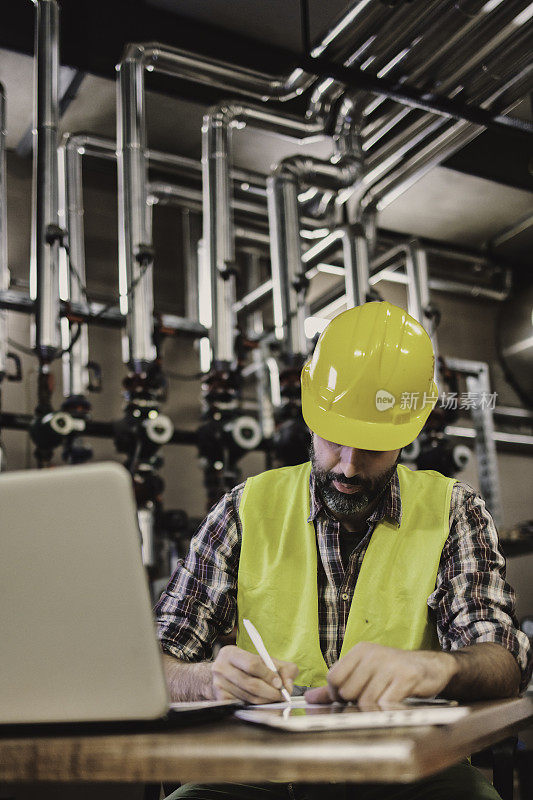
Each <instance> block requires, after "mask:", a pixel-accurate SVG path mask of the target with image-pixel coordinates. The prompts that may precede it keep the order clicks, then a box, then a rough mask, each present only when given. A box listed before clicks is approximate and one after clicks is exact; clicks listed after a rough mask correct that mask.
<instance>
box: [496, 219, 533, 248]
mask: <svg viewBox="0 0 533 800" xmlns="http://www.w3.org/2000/svg"><path fill="white" fill-rule="evenodd" d="M532 224H533V214H528V215H527V216H526V217H523V218H522V219H520V220H519V221H518V222H515V223H514V225H511V226H509V227H507V228H504V230H503V231H500V233H497V234H496V236H493V237H492V239H489V241H488V242H487V248H488V249H489V251H494V250H496V248H498V247H500V246H501V245H502V244H505V242H507V241H509V239H513V238H514V237H515V236H518V235H519V234H521V233H523V232H524V231H527V229H528V228H530V227H531V225H532Z"/></svg>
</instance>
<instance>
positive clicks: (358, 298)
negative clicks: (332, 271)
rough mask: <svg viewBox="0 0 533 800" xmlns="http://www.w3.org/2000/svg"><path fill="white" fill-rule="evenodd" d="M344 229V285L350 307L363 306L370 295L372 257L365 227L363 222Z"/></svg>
mask: <svg viewBox="0 0 533 800" xmlns="http://www.w3.org/2000/svg"><path fill="white" fill-rule="evenodd" d="M341 230H342V253H343V260H344V270H345V272H344V285H345V290H346V305H347V307H348V308H355V306H362V305H363V304H364V303H366V301H367V300H368V298H369V295H370V259H369V253H368V242H367V238H366V232H365V229H364V228H363V226H362V225H361V224H356V225H346V226H345V227H344V228H341Z"/></svg>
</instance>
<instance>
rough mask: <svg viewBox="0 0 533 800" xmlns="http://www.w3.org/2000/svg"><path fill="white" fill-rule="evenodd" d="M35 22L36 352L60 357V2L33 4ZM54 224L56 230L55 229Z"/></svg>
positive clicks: (38, 0) (33, 284) (36, 1)
mask: <svg viewBox="0 0 533 800" xmlns="http://www.w3.org/2000/svg"><path fill="white" fill-rule="evenodd" d="M33 3H34V5H35V11H36V18H35V59H34V120H35V121H34V134H33V211H32V257H31V267H30V289H31V296H32V298H33V299H34V300H36V304H35V326H36V337H35V338H36V342H35V345H36V352H37V354H38V356H39V358H40V359H41V361H43V362H48V361H50V360H52V359H53V358H54V356H55V355H56V353H57V351H58V349H59V344H60V339H59V240H58V238H57V236H56V237H53V236H51V231H52V230H54V229H55V230H56V231H57V228H58V221H59V218H58V170H57V145H58V140H57V126H58V113H59V112H58V109H59V105H58V70H59V43H58V34H59V10H58V6H57V3H56V0H33ZM50 226H54V227H53V229H52V228H50Z"/></svg>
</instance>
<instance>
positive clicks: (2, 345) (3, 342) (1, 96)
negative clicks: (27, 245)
mask: <svg viewBox="0 0 533 800" xmlns="http://www.w3.org/2000/svg"><path fill="white" fill-rule="evenodd" d="M8 289H9V267H8V262H7V181H6V95H5V90H4V86H3V84H1V83H0V292H7V290H8ZM6 362H7V311H5V310H0V384H1V383H2V379H3V377H4V375H5V373H6Z"/></svg>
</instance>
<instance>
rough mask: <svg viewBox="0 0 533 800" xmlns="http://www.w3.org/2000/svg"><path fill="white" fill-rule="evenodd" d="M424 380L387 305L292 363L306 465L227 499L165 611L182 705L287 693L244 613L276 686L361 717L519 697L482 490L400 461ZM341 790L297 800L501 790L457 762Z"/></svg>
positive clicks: (426, 401) (412, 325)
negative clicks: (296, 370) (429, 772)
mask: <svg viewBox="0 0 533 800" xmlns="http://www.w3.org/2000/svg"><path fill="white" fill-rule="evenodd" d="M433 372H434V356H433V350H432V346H431V340H430V338H429V336H428V335H427V333H426V331H425V330H424V329H423V327H422V326H421V325H420V324H419V323H418V322H417V321H416V320H415V319H413V318H412V317H410V316H409V315H408V314H406V313H405V312H404V311H403V310H402V309H400V308H398V307H396V306H394V305H392V304H390V303H387V302H379V303H378V302H372V303H366V304H365V305H363V306H359V307H357V308H354V309H349V310H348V311H346V312H344V313H343V314H340V315H339V316H337V317H336V318H335V319H334V320H332V321H331V322H330V323H329V325H328V326H327V328H326V329H325V331H324V332H323V333H322V335H321V336H320V338H319V340H318V342H317V345H316V348H315V351H314V353H313V356H312V357H311V359H310V360H309V361H308V362H307V364H306V365H305V366H304V368H303V371H302V412H303V416H304V419H305V421H306V423H307V425H308V427H309V428H310V430H311V432H312V445H311V451H310V462H309V463H306V464H302V465H298V466H296V467H285V468H282V469H279V470H271V471H269V472H265V473H262V474H261V475H258V476H256V477H254V478H250V479H248V480H247V481H246V482H245V483H244V484H241V485H240V486H237V487H236V488H235V489H233V491H232V492H230V493H229V494H227V495H226V496H225V497H224V498H223V499H222V500H221V501H220V502H219V503H218V504H217V505H216V506H215V507H214V508H213V509H212V511H211V512H210V514H209V515H208V517H207V518H206V520H205V521H204V523H203V524H202V526H201V527H200V529H199V531H198V533H197V534H196V536H195V537H194V539H193V540H192V542H191V549H190V552H189V554H188V556H187V558H186V559H185V562H184V563H183V564H180V565H179V566H178V568H177V570H176V572H175V574H174V575H173V576H172V579H171V581H170V583H169V586H168V587H167V590H166V592H164V593H163V595H162V597H161V599H160V601H159V603H158V606H157V614H158V623H159V635H160V639H161V644H162V647H163V650H164V651H165V656H164V659H165V669H166V674H167V680H168V683H169V687H170V691H171V694H172V696H173V697H174V698H175V699H179V700H190V699H202V698H217V699H226V698H238V699H241V700H245V701H247V702H249V703H264V702H269V701H279V700H280V699H281V694H280V688H281V683H280V679H279V677H278V676H277V675H276V674H275V673H274V672H271V671H270V670H268V669H267V668H266V667H265V666H264V664H263V663H262V661H261V659H260V658H259V656H258V655H257V654H256V652H255V648H254V647H253V645H252V643H251V642H250V640H249V638H248V636H247V634H246V631H245V629H244V627H243V625H242V619H243V617H249V618H250V619H251V620H252V621H253V622H254V624H255V625H256V627H257V628H258V630H259V632H260V633H261V635H262V636H263V639H264V641H265V644H266V647H267V649H268V650H269V652H270V653H271V654H272V655H273V656H275V657H276V658H277V659H278V660H277V661H276V658H275V659H274V660H275V663H276V665H277V667H278V668H279V673H280V675H281V679H282V680H283V684H284V685H285V687H286V688H288V689H289V690H292V689H293V686H294V683H295V682H296V683H297V685H298V686H303V687H306V688H307V691H306V698H307V699H308V700H309V701H310V702H331V701H332V700H342V701H349V700H352V701H357V702H358V704H359V706H360V707H361V708H363V709H366V708H368V709H370V708H376V707H378V708H383V707H386V706H387V705H389V704H391V703H397V702H399V701H401V700H403V699H404V698H405V697H407V696H410V695H417V696H419V697H430V696H433V695H435V694H443V695H445V696H448V697H454V698H457V699H463V700H468V699H480V698H490V697H510V696H514V695H517V694H518V692H519V691H520V690H522V689H524V688H525V686H526V685H527V682H528V678H529V674H530V668H528V659H529V652H528V643H527V638H526V637H525V635H524V634H522V633H521V632H520V631H519V630H517V625H516V620H515V617H514V595H513V591H512V589H511V587H510V586H509V585H508V584H507V583H506V582H505V564H504V559H503V558H502V556H501V554H500V552H499V550H498V539H497V533H496V530H495V527H494V523H493V521H492V518H491V516H490V514H489V513H488V512H487V510H486V509H485V505H484V502H483V500H482V498H481V497H480V496H479V495H478V494H477V493H476V492H475V491H474V490H473V489H471V488H470V487H469V486H467V485H466V484H463V483H460V482H457V481H454V480H453V479H449V478H446V477H444V476H442V475H441V474H440V473H437V472H434V471H431V470H425V471H419V472H416V471H411V470H409V469H407V468H406V467H404V466H402V465H400V464H398V460H399V457H400V453H401V449H402V447H404V446H405V445H407V444H409V443H410V442H412V441H413V440H414V439H415V438H416V437H417V436H418V434H419V433H420V431H421V429H422V427H423V426H424V423H425V422H426V419H427V417H428V416H429V413H430V411H431V409H432V408H433V406H434V404H435V402H436V400H437V395H438V391H437V387H436V385H435V383H434V381H433ZM406 397H407V398H411V399H413V398H419V399H420V400H422V402H418V403H416V402H411V403H406V402H404V401H403V400H404V398H406ZM235 623H236V624H237V630H238V634H237V644H236V646H235V647H233V646H232V647H223V648H222V649H221V650H220V652H219V653H218V655H217V657H216V658H215V659H214V661H211V660H209V659H211V647H212V643H213V641H214V639H215V637H216V636H217V634H219V633H227V632H228V631H229V630H230V629H231V628H232V627H233V625H234V624H235ZM288 791H289V789H287V787H285V786H284V785H280V784H267V785H263V786H261V787H243V786H229V785H221V786H219V787H216V789H215V788H213V787H211V788H209V787H201V786H200V787H198V786H187V787H183V788H182V789H180V790H178V792H177V793H176V798H177V797H194V798H207V797H211V796H213V797H214V796H216V797H219V798H220V797H224V796H227V797H240V798H243V800H244V798H246V800H248V798H250V800H251V799H252V798H257V797H258V796H264V797H266V795H267V794H268V795H270V796H271V797H272V800H274V798H277V797H278V796H279V797H287V796H291V792H292V793H293V795H294V792H295V790H294V788H293V787H292V786H291V787H290V791H289V795H287V792H288ZM328 791H330V792H331V794H330V795H329V794H328ZM349 791H350V790H349V787H344V789H342V787H339V786H336V787H334V788H333V789H329V790H328V789H327V788H325V787H314V788H313V787H297V789H296V797H302V798H303V797H307V796H309V797H315V796H316V797H326V796H331V797H339V796H347V797H349V796H353V797H361V798H370V797H372V798H378V797H379V798H393V797H398V798H399V797H401V798H415V797H416V798H426V797H427V798H436V797H441V796H442V797H446V798H450V800H452V798H459V797H465V798H466V797H468V798H494V797H497V794H496V793H495V791H494V789H493V788H492V787H491V786H490V785H489V784H488V783H486V782H485V781H484V780H483V779H482V778H481V776H480V773H478V772H477V771H476V770H474V769H473V768H471V767H470V765H468V764H466V763H464V764H461V765H458V766H457V767H454V768H452V769H451V770H446V771H445V772H444V773H441V774H440V775H439V776H436V777H434V778H432V779H430V780H429V781H425V782H423V783H420V784H413V785H411V786H409V787H405V786H404V787H401V788H399V787H393V786H389V787H386V786H382V787H374V788H369V787H366V788H365V789H363V788H362V787H359V788H358V790H357V791H355V790H354V791H353V795H350V794H349ZM298 792H300V794H298ZM343 792H344V793H345V794H343ZM365 792H366V794H365ZM173 797H174V795H173Z"/></svg>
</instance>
